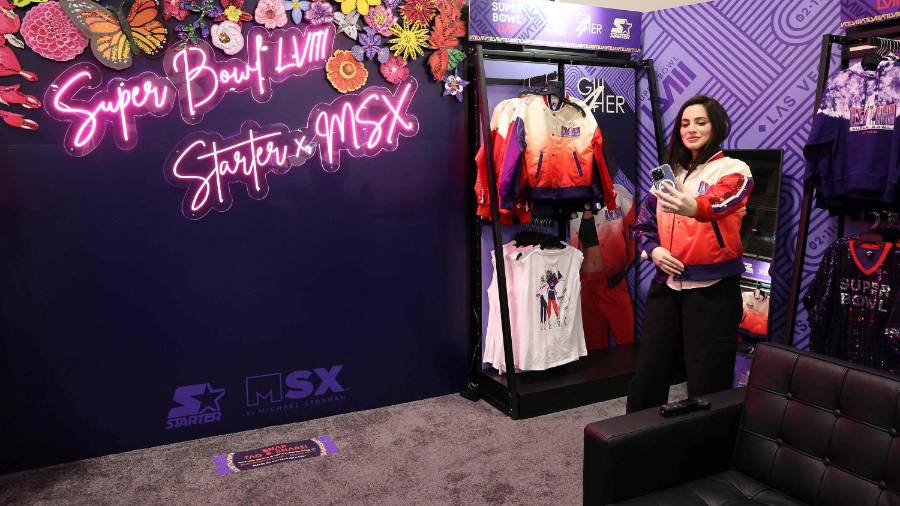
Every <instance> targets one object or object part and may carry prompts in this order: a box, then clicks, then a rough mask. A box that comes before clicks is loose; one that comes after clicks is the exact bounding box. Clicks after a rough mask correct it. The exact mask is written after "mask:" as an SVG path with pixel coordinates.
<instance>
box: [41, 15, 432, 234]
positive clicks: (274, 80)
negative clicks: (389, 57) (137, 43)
mask: <svg viewBox="0 0 900 506" xmlns="http://www.w3.org/2000/svg"><path fill="white" fill-rule="evenodd" d="M334 34H335V31H334V28H333V27H332V26H331V25H330V24H329V25H328V26H326V27H324V28H319V27H315V26H309V27H307V28H306V29H305V30H301V29H300V28H296V27H291V28H285V29H279V30H275V31H272V32H269V31H267V30H266V29H264V28H262V27H253V28H251V29H250V31H249V33H248V34H247V41H248V43H247V46H246V48H245V50H244V52H243V55H242V56H241V57H238V58H230V59H226V60H218V59H217V58H216V57H215V54H214V52H213V49H212V47H211V46H210V45H209V44H207V43H206V42H203V41H201V42H199V43H198V44H196V45H175V46H173V47H171V48H170V49H169V50H168V51H167V52H166V54H165V56H164V58H163V69H164V72H165V75H160V74H156V73H154V72H144V73H142V74H139V75H136V76H132V77H128V78H120V77H116V78H113V79H111V80H109V81H108V82H106V83H104V82H103V79H102V73H101V71H100V69H99V68H98V67H97V66H96V65H94V64H92V63H79V64H76V65H74V66H72V67H70V68H69V69H67V70H66V71H64V72H63V73H62V74H60V75H59V76H58V77H57V78H56V79H55V80H54V81H53V83H52V84H51V85H50V87H49V89H48V91H47V94H46V96H45V99H44V100H45V103H46V104H47V105H48V106H49V107H48V113H49V114H50V116H52V117H53V118H55V119H57V120H59V121H63V122H67V123H69V128H68V130H67V132H66V135H65V139H64V142H63V144H64V147H65V150H66V152H67V153H69V154H70V155H72V156H77V157H82V156H87V155H89V154H90V153H92V152H93V151H94V150H95V149H97V148H98V147H100V146H101V145H103V144H104V143H109V142H114V143H115V145H116V146H118V148H119V149H122V150H129V149H133V148H134V147H135V146H137V145H138V142H139V138H140V136H139V128H138V119H139V118H141V124H143V123H150V122H151V121H150V118H147V119H143V118H145V117H150V116H153V117H165V116H168V115H169V114H170V113H171V112H172V111H173V110H174V109H175V108H176V105H177V109H178V110H179V112H180V115H181V118H182V120H183V121H184V122H185V123H186V124H188V125H196V124H197V123H199V122H201V121H202V120H203V117H204V115H205V114H206V113H208V112H209V111H210V110H212V109H214V108H215V107H217V106H218V105H219V102H220V101H221V100H222V98H223V96H225V95H227V94H230V93H246V92H249V96H250V97H251V98H252V100H253V101H254V102H255V103H256V104H264V103H266V102H267V101H268V100H269V99H270V98H271V97H272V94H273V93H274V91H275V90H274V89H275V87H276V86H275V85H276V84H278V83H282V82H284V81H287V80H289V79H297V78H301V77H303V76H306V75H309V74H310V73H311V72H312V71H314V70H321V69H322V68H323V67H324V66H325V62H326V60H327V59H328V57H329V55H331V52H332V45H333V43H334ZM317 77H318V78H321V77H322V76H321V75H318V76H317ZM417 86H418V84H417V82H416V80H415V79H413V78H408V79H407V80H405V81H403V82H401V83H400V84H399V85H397V87H396V88H394V89H393V90H390V89H387V88H384V87H378V86H370V87H367V88H365V89H363V91H362V92H361V93H358V94H353V95H341V96H340V97H338V98H337V99H335V100H334V101H332V102H330V103H320V104H318V105H316V106H315V107H313V109H312V110H311V111H310V112H309V114H308V115H307V118H306V124H304V125H290V126H289V125H284V124H273V125H260V124H258V123H256V122H254V121H245V122H244V124H243V126H242V127H241V129H240V132H239V133H238V134H236V135H223V134H222V133H220V132H219V131H217V130H216V129H215V126H213V128H212V131H209V129H205V130H202V131H196V132H193V133H190V134H189V135H187V136H186V137H185V138H184V139H183V140H182V141H181V142H179V143H177V144H176V145H175V146H174V147H173V148H172V150H171V152H170V154H169V156H168V157H167V159H166V162H165V169H164V173H165V178H166V180H167V181H169V182H170V183H171V184H173V185H175V186H178V187H182V188H184V190H185V194H184V198H183V199H182V205H181V211H182V214H183V215H184V216H185V217H186V218H189V219H200V218H203V217H204V216H206V215H207V214H208V213H209V212H210V211H212V210H215V211H219V212H225V211H227V210H228V209H230V208H231V205H232V202H233V199H232V194H231V189H230V188H231V184H232V183H242V184H243V185H244V186H245V187H246V189H247V193H248V194H249V195H250V197H251V198H253V199H257V200H259V199H263V198H265V197H266V195H267V194H268V190H269V184H268V177H267V176H268V174H270V173H272V174H279V175H281V174H285V173H287V172H288V171H289V170H290V169H291V168H293V167H297V166H300V165H303V164H305V163H306V162H307V161H308V160H309V159H311V158H313V156H314V155H316V154H318V158H319V162H320V165H321V167H322V168H323V169H324V170H325V171H327V172H335V171H337V170H338V169H340V167H341V158H342V157H343V156H345V155H346V156H352V157H362V156H375V155H377V154H378V153H380V152H382V151H393V150H395V149H397V147H398V145H399V142H400V138H401V137H413V136H415V135H416V133H418V130H419V121H418V119H416V117H415V116H413V115H411V114H410V113H409V112H408V108H409V105H410V102H411V101H412V99H413V96H414V95H415V93H416V89H417ZM142 128H143V127H142ZM110 137H111V138H112V141H109V140H108V139H109V138H110Z"/></svg>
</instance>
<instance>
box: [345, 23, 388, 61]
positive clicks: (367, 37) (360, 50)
mask: <svg viewBox="0 0 900 506" xmlns="http://www.w3.org/2000/svg"><path fill="white" fill-rule="evenodd" d="M365 30H366V33H361V34H359V39H357V40H358V42H359V45H356V46H353V47H352V48H350V52H351V53H353V56H354V57H355V58H356V59H357V60H359V61H365V59H366V58H368V59H370V60H373V59H376V58H377V59H378V63H384V62H386V61H388V58H390V56H391V53H390V51H388V48H386V47H382V46H381V35H378V32H376V31H375V29H374V28H372V27H369V26H367V27H366V28H365Z"/></svg>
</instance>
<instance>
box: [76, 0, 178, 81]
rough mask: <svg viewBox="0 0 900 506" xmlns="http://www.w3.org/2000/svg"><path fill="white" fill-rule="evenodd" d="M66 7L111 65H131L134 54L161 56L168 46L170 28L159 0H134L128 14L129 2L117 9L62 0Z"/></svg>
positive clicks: (86, 1) (93, 48)
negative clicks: (165, 21) (163, 15)
mask: <svg viewBox="0 0 900 506" xmlns="http://www.w3.org/2000/svg"><path fill="white" fill-rule="evenodd" d="M60 4H62V7H63V10H65V11H66V14H68V16H69V19H71V20H72V22H73V23H75V26H77V27H78V28H79V29H80V30H81V33H83V34H84V35H85V37H87V38H88V39H90V41H91V51H93V53H94V56H95V57H96V58H97V60H98V61H99V62H100V63H102V64H104V65H106V66H107V67H109V68H111V69H115V70H122V69H127V68H128V67H131V63H132V55H133V54H137V53H138V52H142V53H144V54H145V55H147V56H149V57H154V56H159V55H160V54H161V53H162V52H163V50H164V49H165V48H166V43H167V42H168V38H169V31H168V30H167V29H166V26H165V25H164V24H163V23H162V21H160V20H159V12H160V9H159V0H134V1H133V2H132V4H131V8H130V9H129V10H128V15H127V16H123V14H122V13H123V11H124V7H125V3H124V2H123V3H122V5H121V6H120V7H119V10H118V11H117V12H113V11H111V10H110V9H107V8H106V7H104V6H102V5H100V4H98V3H95V2H92V1H90V0H60Z"/></svg>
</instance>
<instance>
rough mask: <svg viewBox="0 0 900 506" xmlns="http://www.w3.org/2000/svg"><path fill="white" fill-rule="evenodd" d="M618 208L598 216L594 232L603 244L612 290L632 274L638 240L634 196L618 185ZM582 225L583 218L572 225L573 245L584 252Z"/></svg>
mask: <svg viewBox="0 0 900 506" xmlns="http://www.w3.org/2000/svg"><path fill="white" fill-rule="evenodd" d="M613 187H614V188H615V190H616V207H617V209H614V210H612V211H610V210H609V209H604V210H601V211H600V212H598V213H597V214H595V215H594V228H595V230H596V231H597V240H598V242H599V243H600V244H599V245H600V255H601V257H602V265H603V268H602V269H601V272H602V273H603V275H604V276H605V277H606V278H607V280H609V282H610V285H611V286H615V285H617V284H618V282H619V281H621V280H622V279H623V278H624V277H625V275H626V274H627V273H628V268H629V267H631V264H632V262H634V256H635V255H634V250H635V248H634V238H633V237H632V234H631V227H633V226H634V221H635V218H636V214H637V213H636V212H635V209H636V208H637V206H635V205H634V196H633V195H631V192H629V191H628V189H627V188H625V187H624V186H622V185H620V184H615V185H613ZM580 225H581V216H580V215H578V216H577V217H575V218H573V219H572V221H570V222H569V230H570V233H569V244H571V245H572V246H574V247H576V248H578V249H582V247H581V239H580V238H579V237H578V230H579V227H580Z"/></svg>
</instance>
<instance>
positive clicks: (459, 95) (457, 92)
mask: <svg viewBox="0 0 900 506" xmlns="http://www.w3.org/2000/svg"><path fill="white" fill-rule="evenodd" d="M468 84H469V81H466V80H464V79H463V78H462V77H459V74H458V73H457V71H455V70H454V71H453V73H452V74H450V75H449V76H447V77H446V78H444V96H445V97H446V96H447V95H450V96H453V97H456V100H459V101H460V102H462V101H463V88H465V87H466V85H468Z"/></svg>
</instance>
